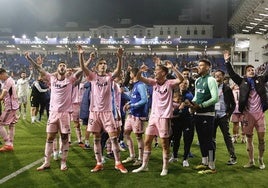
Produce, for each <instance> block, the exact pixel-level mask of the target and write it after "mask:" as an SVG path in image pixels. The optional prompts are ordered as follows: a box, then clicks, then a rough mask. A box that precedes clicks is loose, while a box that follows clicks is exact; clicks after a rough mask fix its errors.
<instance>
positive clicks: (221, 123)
mask: <svg viewBox="0 0 268 188" xmlns="http://www.w3.org/2000/svg"><path fill="white" fill-rule="evenodd" d="M218 127H220V129H221V132H222V135H223V138H224V142H225V145H226V147H227V150H228V152H229V154H230V156H231V157H233V158H236V155H235V149H234V145H233V142H232V137H231V135H230V132H229V118H228V117H227V116H224V117H222V118H215V121H214V131H213V138H214V139H215V141H216V134H217V128H218Z"/></svg>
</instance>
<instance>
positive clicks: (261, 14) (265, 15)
mask: <svg viewBox="0 0 268 188" xmlns="http://www.w3.org/2000/svg"><path fill="white" fill-rule="evenodd" d="M259 15H260V16H264V17H267V16H268V14H263V13H260V14H259Z"/></svg>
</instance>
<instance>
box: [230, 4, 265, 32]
mask: <svg viewBox="0 0 268 188" xmlns="http://www.w3.org/2000/svg"><path fill="white" fill-rule="evenodd" d="M229 25H230V26H231V27H232V28H233V30H234V31H235V32H237V33H245V34H261V35H262V34H266V33H267V31H268V0H242V1H241V3H240V4H239V6H238V8H237V9H236V11H235V12H234V14H233V16H232V18H231V19H230V21H229Z"/></svg>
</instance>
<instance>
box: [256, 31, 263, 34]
mask: <svg viewBox="0 0 268 188" xmlns="http://www.w3.org/2000/svg"><path fill="white" fill-rule="evenodd" d="M255 33H256V34H260V35H262V34H263V33H262V32H259V31H256V32H255Z"/></svg>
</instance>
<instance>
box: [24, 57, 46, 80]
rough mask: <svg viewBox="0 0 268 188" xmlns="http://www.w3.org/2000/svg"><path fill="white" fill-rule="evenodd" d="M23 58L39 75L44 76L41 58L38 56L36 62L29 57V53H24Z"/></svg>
mask: <svg viewBox="0 0 268 188" xmlns="http://www.w3.org/2000/svg"><path fill="white" fill-rule="evenodd" d="M25 58H26V59H27V60H28V61H29V62H30V63H31V65H32V66H33V68H35V69H36V70H37V71H38V72H39V73H41V75H45V73H46V71H45V69H44V68H43V67H42V64H43V59H42V57H41V56H38V58H37V59H36V62H35V61H34V60H33V59H32V58H31V57H30V54H29V52H26V53H25Z"/></svg>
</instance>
